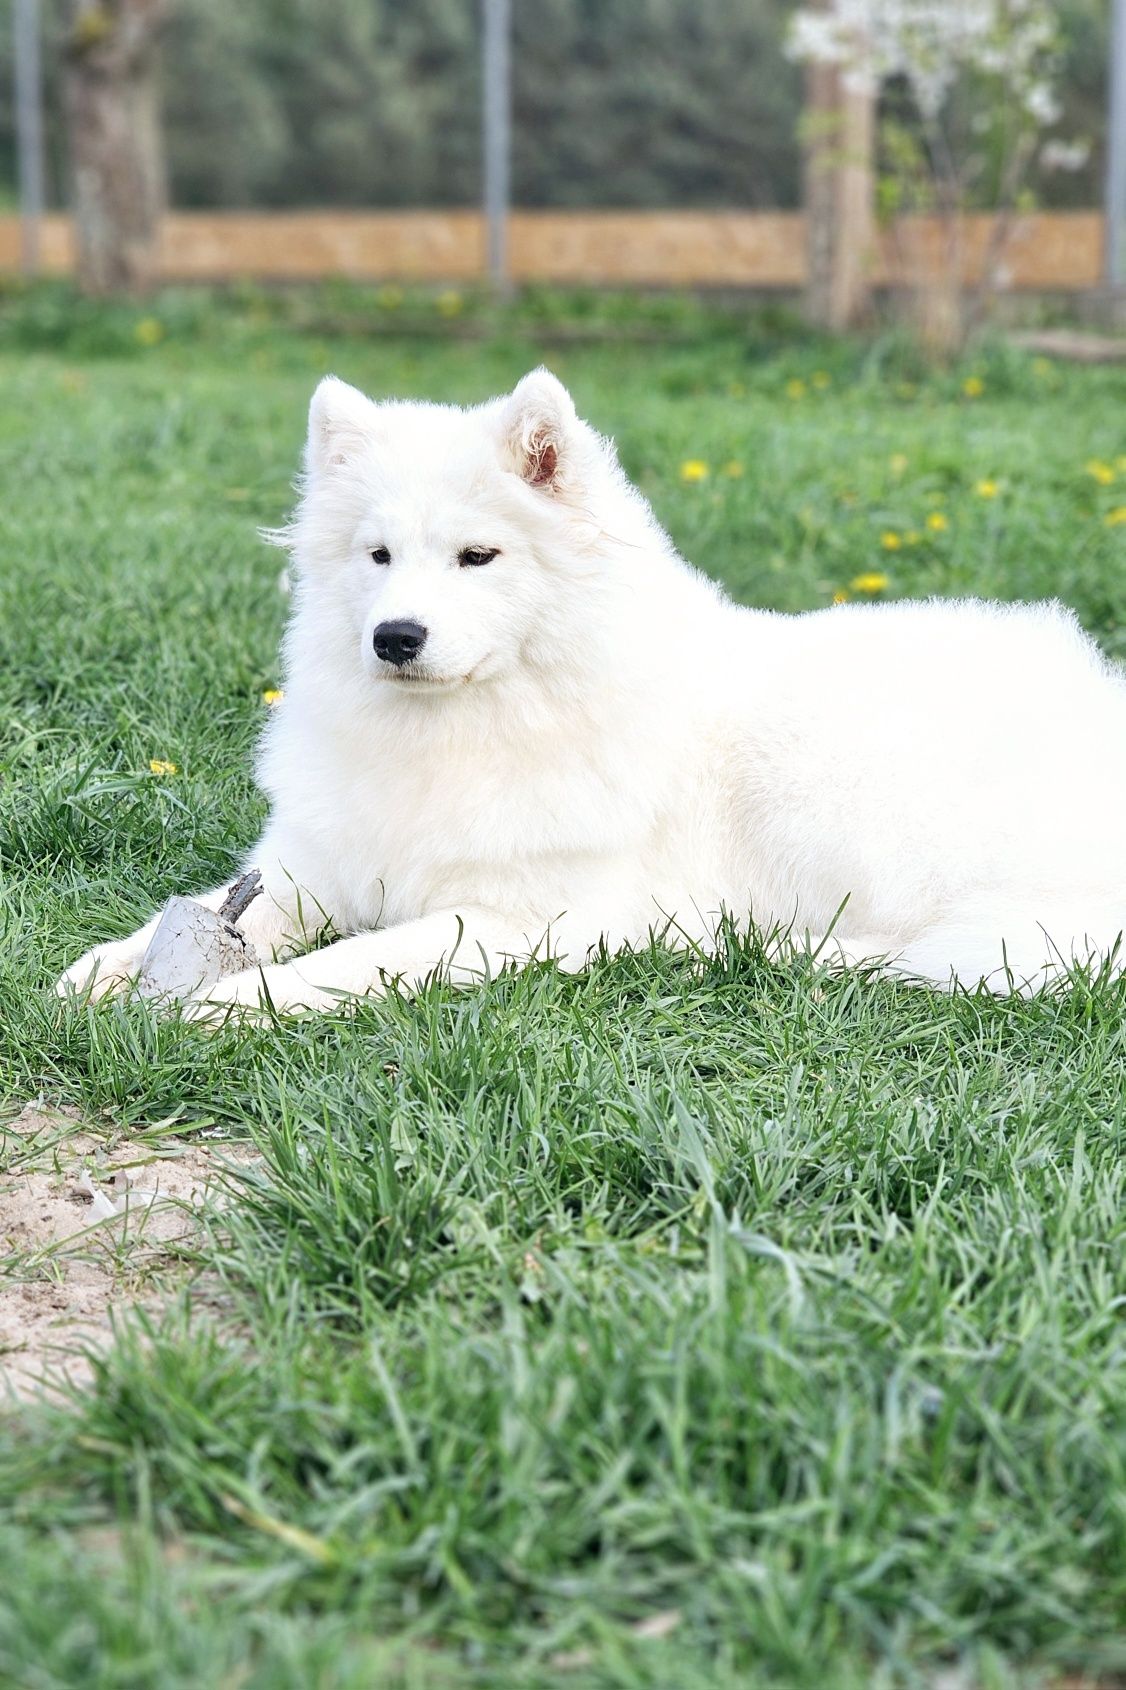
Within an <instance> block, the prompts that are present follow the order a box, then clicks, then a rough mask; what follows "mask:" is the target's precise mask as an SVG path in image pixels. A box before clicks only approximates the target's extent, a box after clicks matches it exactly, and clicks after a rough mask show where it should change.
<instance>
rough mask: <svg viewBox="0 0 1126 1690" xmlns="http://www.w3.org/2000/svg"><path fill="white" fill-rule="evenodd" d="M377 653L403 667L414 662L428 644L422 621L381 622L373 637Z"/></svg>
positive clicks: (388, 661)
mask: <svg viewBox="0 0 1126 1690" xmlns="http://www.w3.org/2000/svg"><path fill="white" fill-rule="evenodd" d="M372 643H373V645H374V646H375V655H376V656H377V657H380V658H382V659H383V661H384V663H393V664H394V665H395V667H396V669H401V668H402V666H403V664H404V663H410V662H412V661H413V660H414V659H415V658H416V657H417V656H418V654H419V652H420V651H421V650H422V648H423V646H424V645H425V644H426V629H425V628H424V627H423V626H422V623H421V622H381V623H380V624H379V627H378V628H377V629H376V630H375V634H374V636H373V639H372Z"/></svg>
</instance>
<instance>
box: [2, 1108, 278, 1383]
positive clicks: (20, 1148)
mask: <svg viewBox="0 0 1126 1690" xmlns="http://www.w3.org/2000/svg"><path fill="white" fill-rule="evenodd" d="M251 1160H253V1153H252V1152H251V1151H250V1150H249V1149H248V1148H247V1147H246V1146H245V1145H239V1144H230V1143H228V1142H225V1141H223V1140H216V1139H210V1140H209V1139H206V1138H203V1137H200V1136H197V1137H194V1138H182V1137H179V1136H173V1135H172V1134H170V1133H157V1134H155V1135H152V1134H143V1135H141V1136H140V1138H139V1139H130V1138H126V1137H123V1136H122V1135H121V1133H120V1132H119V1131H118V1130H116V1129H113V1128H102V1127H97V1126H90V1125H89V1124H86V1123H82V1122H80V1121H78V1120H77V1119H76V1118H74V1117H73V1116H71V1115H70V1114H68V1113H66V1112H61V1111H57V1110H49V1109H44V1108H43V1107H41V1106H40V1105H38V1104H28V1105H27V1107H26V1108H25V1109H24V1110H23V1111H22V1113H21V1114H20V1115H18V1116H17V1117H16V1119H15V1120H14V1121H11V1122H10V1123H8V1124H7V1125H0V1410H2V1409H3V1408H4V1406H5V1405H7V1406H9V1407H10V1406H12V1403H13V1401H15V1400H20V1399H27V1398H29V1397H32V1396H34V1395H36V1394H37V1393H39V1392H41V1391H43V1390H51V1389H57V1388H58V1387H59V1386H60V1385H61V1384H63V1383H66V1384H69V1385H72V1386H81V1385H83V1384H86V1383H87V1382H88V1381H89V1379H90V1377H91V1367H90V1362H89V1360H88V1359H87V1357H86V1355H84V1354H83V1352H84V1351H89V1350H100V1349H106V1348H108V1347H109V1345H110V1344H112V1342H113V1336H114V1331H113V1317H114V1315H117V1314H120V1313H123V1312H124V1311H126V1310H128V1309H130V1308H137V1307H141V1308H144V1309H146V1310H148V1311H149V1312H152V1313H155V1312H158V1311H159V1309H160V1308H161V1306H162V1305H163V1304H165V1303H167V1302H168V1301H169V1300H170V1299H171V1297H173V1296H174V1295H175V1294H177V1293H178V1292H179V1291H180V1289H181V1288H182V1287H183V1286H184V1284H185V1283H186V1282H187V1281H188V1279H189V1278H190V1275H191V1271H192V1269H191V1266H190V1263H189V1259H188V1258H189V1256H190V1249H191V1246H192V1243H193V1240H194V1235H195V1234H196V1232H197V1228H198V1220H197V1216H198V1210H199V1207H200V1205H201V1204H203V1203H204V1202H206V1201H208V1200H212V1199H214V1198H215V1197H216V1195H217V1184H218V1181H219V1179H220V1176H221V1173H222V1169H223V1167H224V1165H226V1166H227V1167H230V1166H231V1165H232V1164H240V1165H243V1166H245V1165H246V1164H247V1163H248V1162H249V1161H251ZM211 1289H212V1290H213V1288H211ZM197 1291H198V1292H199V1293H200V1294H201V1295H202V1297H203V1300H207V1297H208V1287H207V1286H206V1283H204V1282H201V1281H199V1280H198V1279H197V1280H196V1281H195V1282H194V1283H193V1295H195V1294H196V1293H197Z"/></svg>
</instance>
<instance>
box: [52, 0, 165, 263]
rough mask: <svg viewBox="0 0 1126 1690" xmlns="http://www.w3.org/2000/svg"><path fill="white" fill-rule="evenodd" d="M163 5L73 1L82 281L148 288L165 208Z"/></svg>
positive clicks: (67, 91) (68, 96)
mask: <svg viewBox="0 0 1126 1690" xmlns="http://www.w3.org/2000/svg"><path fill="white" fill-rule="evenodd" d="M163 12H164V0H71V7H70V28H69V33H68V38H67V51H66V73H65V82H64V98H65V103H66V111H67V120H68V131H69V142H70V157H71V172H72V180H73V194H74V221H75V236H76V244H77V255H76V256H77V272H78V283H79V286H80V287H81V288H82V290H83V292H84V293H91V294H107V293H120V292H130V293H135V292H139V291H141V290H143V289H145V288H147V287H149V286H151V284H152V282H153V279H154V275H155V268H156V256H157V240H158V236H159V230H160V218H161V214H162V212H163V210H164V204H165V190H164V149H163V146H162V142H161V134H160V120H159V112H158V99H157V85H156V47H157V35H158V32H159V27H160V23H161V19H162V16H163Z"/></svg>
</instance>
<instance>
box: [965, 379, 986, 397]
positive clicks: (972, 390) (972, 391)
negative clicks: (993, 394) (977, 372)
mask: <svg viewBox="0 0 1126 1690" xmlns="http://www.w3.org/2000/svg"><path fill="white" fill-rule="evenodd" d="M962 392H963V393H964V394H965V396H966V398H967V399H980V398H981V396H982V394H983V393H984V392H985V383H984V382H983V381H982V379H981V377H980V376H967V377H966V379H965V381H964V382H963V383H962Z"/></svg>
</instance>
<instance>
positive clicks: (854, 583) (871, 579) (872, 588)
mask: <svg viewBox="0 0 1126 1690" xmlns="http://www.w3.org/2000/svg"><path fill="white" fill-rule="evenodd" d="M887 584H888V578H887V576H886V575H880V574H879V573H878V572H877V571H876V570H874V569H870V570H867V571H866V572H865V574H863V575H854V576H853V578H852V580H851V581H850V582H849V586H850V587H851V588H852V590H853V592H854V593H882V592H883V590H884V588H885V587H886V586H887Z"/></svg>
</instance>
